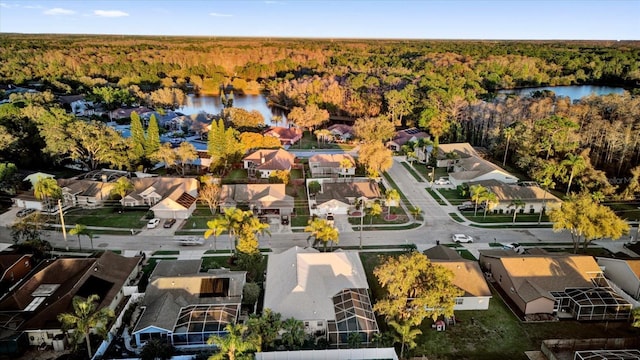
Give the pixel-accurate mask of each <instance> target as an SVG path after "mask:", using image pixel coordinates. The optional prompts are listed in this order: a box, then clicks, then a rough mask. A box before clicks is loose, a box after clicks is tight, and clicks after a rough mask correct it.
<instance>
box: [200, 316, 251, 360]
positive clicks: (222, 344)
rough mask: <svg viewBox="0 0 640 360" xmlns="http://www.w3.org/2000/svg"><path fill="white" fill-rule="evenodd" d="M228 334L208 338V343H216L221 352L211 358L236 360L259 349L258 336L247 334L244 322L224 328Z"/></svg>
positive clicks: (212, 359)
mask: <svg viewBox="0 0 640 360" xmlns="http://www.w3.org/2000/svg"><path fill="white" fill-rule="evenodd" d="M224 330H225V332H226V333H227V334H226V335H223V336H221V335H212V336H211V337H210V338H209V339H208V340H207V344H208V345H215V346H216V347H217V348H218V350H219V352H218V353H217V354H215V355H213V356H212V357H210V358H209V359H210V360H218V359H219V360H222V359H228V360H235V359H236V358H239V357H240V356H241V355H242V354H244V353H247V352H251V351H255V350H258V341H257V339H256V337H253V336H246V332H247V327H246V326H245V325H242V324H229V325H227V326H226V327H225V328H224Z"/></svg>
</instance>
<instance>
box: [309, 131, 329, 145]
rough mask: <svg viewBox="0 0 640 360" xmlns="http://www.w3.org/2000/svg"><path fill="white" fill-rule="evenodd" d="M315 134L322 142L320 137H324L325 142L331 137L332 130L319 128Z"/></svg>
mask: <svg viewBox="0 0 640 360" xmlns="http://www.w3.org/2000/svg"><path fill="white" fill-rule="evenodd" d="M313 134H314V135H315V136H316V141H317V142H318V143H320V139H322V143H323V144H324V143H326V142H327V140H328V139H329V138H330V137H331V131H329V130H327V129H318V130H316V131H314V132H313Z"/></svg>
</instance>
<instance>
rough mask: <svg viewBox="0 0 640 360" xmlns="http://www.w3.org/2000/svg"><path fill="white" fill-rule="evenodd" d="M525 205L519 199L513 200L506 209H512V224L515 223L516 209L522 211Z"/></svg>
mask: <svg viewBox="0 0 640 360" xmlns="http://www.w3.org/2000/svg"><path fill="white" fill-rule="evenodd" d="M526 205H527V204H526V203H525V202H524V201H522V200H521V199H513V200H511V203H510V204H509V206H508V207H513V223H515V222H516V216H517V215H518V209H524V207H525V206H526Z"/></svg>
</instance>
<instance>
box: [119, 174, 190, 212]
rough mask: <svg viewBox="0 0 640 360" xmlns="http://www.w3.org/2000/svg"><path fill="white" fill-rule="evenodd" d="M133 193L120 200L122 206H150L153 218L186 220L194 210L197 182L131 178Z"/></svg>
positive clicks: (176, 179) (182, 179)
mask: <svg viewBox="0 0 640 360" xmlns="http://www.w3.org/2000/svg"><path fill="white" fill-rule="evenodd" d="M131 183H132V184H133V191H131V192H129V193H128V194H127V195H126V196H125V197H124V198H123V199H122V200H121V202H122V205H123V206H150V207H151V209H150V210H151V211H153V214H154V216H155V217H158V218H162V219H187V218H189V216H191V214H192V213H193V211H194V210H195V208H196V200H197V198H198V180H197V179H194V178H173V177H171V178H170V177H149V178H132V179H131Z"/></svg>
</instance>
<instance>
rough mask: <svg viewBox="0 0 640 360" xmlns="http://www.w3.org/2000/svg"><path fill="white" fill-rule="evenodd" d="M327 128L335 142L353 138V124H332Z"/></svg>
mask: <svg viewBox="0 0 640 360" xmlns="http://www.w3.org/2000/svg"><path fill="white" fill-rule="evenodd" d="M327 130H329V131H330V132H331V135H332V136H333V139H334V141H336V142H347V141H349V140H351V139H352V138H353V126H351V125H345V124H333V125H331V126H329V127H328V128H327Z"/></svg>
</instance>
